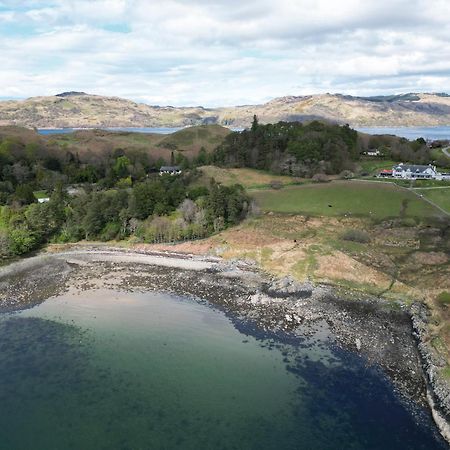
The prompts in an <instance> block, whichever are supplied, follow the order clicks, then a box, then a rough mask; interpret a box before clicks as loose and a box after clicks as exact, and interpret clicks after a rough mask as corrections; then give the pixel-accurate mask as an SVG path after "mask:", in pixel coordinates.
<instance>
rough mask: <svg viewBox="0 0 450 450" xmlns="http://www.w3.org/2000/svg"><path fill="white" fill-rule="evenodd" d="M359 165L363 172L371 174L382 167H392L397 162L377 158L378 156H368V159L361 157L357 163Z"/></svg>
mask: <svg viewBox="0 0 450 450" xmlns="http://www.w3.org/2000/svg"><path fill="white" fill-rule="evenodd" d="M358 164H359V165H360V166H361V169H362V170H363V171H364V172H368V173H370V174H371V175H373V174H374V173H378V172H379V171H380V170H383V169H392V167H393V166H395V165H396V164H397V163H396V162H395V161H391V160H386V159H381V158H380V159H378V158H370V159H362V160H361V161H359V163H358Z"/></svg>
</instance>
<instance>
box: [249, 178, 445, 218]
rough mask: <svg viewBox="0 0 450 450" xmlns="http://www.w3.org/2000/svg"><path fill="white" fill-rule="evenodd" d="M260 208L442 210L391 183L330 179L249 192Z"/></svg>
mask: <svg viewBox="0 0 450 450" xmlns="http://www.w3.org/2000/svg"><path fill="white" fill-rule="evenodd" d="M252 196H253V197H254V198H255V200H256V201H257V203H258V204H259V206H260V207H261V208H262V210H263V211H272V212H276V213H291V214H303V215H312V216H346V217H352V216H353V217H371V218H374V219H386V218H396V217H403V218H406V217H416V218H419V219H422V218H431V217H436V216H440V215H441V214H442V213H441V212H440V211H439V210H438V209H436V208H435V207H433V206H432V205H430V204H429V203H427V202H425V201H424V200H422V199H421V198H419V197H417V196H416V195H414V194H413V193H412V192H409V191H407V190H405V189H402V188H400V187H398V186H396V185H393V184H381V183H366V182H362V181H361V182H359V181H333V182H330V183H323V184H307V185H303V186H288V187H286V188H284V189H281V190H278V191H275V190H261V191H255V192H252Z"/></svg>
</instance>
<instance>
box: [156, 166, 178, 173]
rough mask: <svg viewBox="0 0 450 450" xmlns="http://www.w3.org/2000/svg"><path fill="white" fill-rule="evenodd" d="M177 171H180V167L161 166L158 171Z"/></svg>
mask: <svg viewBox="0 0 450 450" xmlns="http://www.w3.org/2000/svg"><path fill="white" fill-rule="evenodd" d="M177 170H181V167H180V166H161V168H160V169H159V171H160V172H175V171H177Z"/></svg>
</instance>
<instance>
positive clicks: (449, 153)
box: [442, 147, 450, 158]
mask: <svg viewBox="0 0 450 450" xmlns="http://www.w3.org/2000/svg"><path fill="white" fill-rule="evenodd" d="M449 150H450V147H445V148H443V149H442V151H443V152H444V155H445V156H447V157H448V158H450V152H449Z"/></svg>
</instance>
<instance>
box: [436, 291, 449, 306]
mask: <svg viewBox="0 0 450 450" xmlns="http://www.w3.org/2000/svg"><path fill="white" fill-rule="evenodd" d="M436 302H437V304H438V305H439V306H440V307H441V308H447V307H448V306H449V305H450V292H446V291H444V292H441V293H440V294H439V295H438V296H437V297H436Z"/></svg>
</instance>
